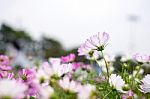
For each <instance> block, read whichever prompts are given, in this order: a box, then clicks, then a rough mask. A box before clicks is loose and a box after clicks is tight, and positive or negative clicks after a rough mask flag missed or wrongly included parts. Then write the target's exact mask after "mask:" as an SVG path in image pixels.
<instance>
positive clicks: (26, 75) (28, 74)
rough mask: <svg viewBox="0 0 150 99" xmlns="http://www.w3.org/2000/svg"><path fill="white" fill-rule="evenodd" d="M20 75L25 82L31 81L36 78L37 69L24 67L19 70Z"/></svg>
mask: <svg viewBox="0 0 150 99" xmlns="http://www.w3.org/2000/svg"><path fill="white" fill-rule="evenodd" d="M19 76H20V77H21V80H22V81H23V82H30V81H32V80H33V79H34V78H35V70H34V69H22V70H21V71H20V72H19Z"/></svg>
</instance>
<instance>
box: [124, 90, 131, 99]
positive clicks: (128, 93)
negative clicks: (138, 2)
mask: <svg viewBox="0 0 150 99" xmlns="http://www.w3.org/2000/svg"><path fill="white" fill-rule="evenodd" d="M133 95H134V93H133V91H132V90H129V91H128V92H127V93H126V94H122V99H132V97H133Z"/></svg>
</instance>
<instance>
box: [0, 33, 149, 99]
mask: <svg viewBox="0 0 150 99" xmlns="http://www.w3.org/2000/svg"><path fill="white" fill-rule="evenodd" d="M108 42H109V34H108V33H105V32H103V33H98V34H96V35H93V36H91V37H90V38H88V39H86V40H85V42H84V43H83V44H82V45H81V46H80V47H79V48H78V55H79V56H85V58H86V59H88V60H89V61H90V63H84V62H76V61H75V59H76V55H75V54H73V53H70V54H69V55H67V56H61V57H57V58H55V57H53V58H52V57H51V58H49V59H47V61H42V62H41V61H39V62H38V64H34V65H33V66H30V67H28V68H27V67H26V68H23V67H22V68H16V67H13V66H11V63H12V61H13V60H12V59H11V58H10V57H9V56H7V55H0V99H150V94H149V93H150V74H148V73H149V68H150V55H142V54H137V53H135V54H134V55H130V56H129V57H127V56H124V57H121V58H120V59H118V60H117V58H114V57H111V56H109V55H106V54H105V49H106V48H107V46H109V45H108ZM109 43H110V42H109ZM110 44H111V43H110ZM116 60H117V61H116Z"/></svg>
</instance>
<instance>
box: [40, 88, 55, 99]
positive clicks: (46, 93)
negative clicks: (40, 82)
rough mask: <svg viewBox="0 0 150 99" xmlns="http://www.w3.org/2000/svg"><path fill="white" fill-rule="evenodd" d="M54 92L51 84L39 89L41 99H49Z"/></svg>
mask: <svg viewBox="0 0 150 99" xmlns="http://www.w3.org/2000/svg"><path fill="white" fill-rule="evenodd" d="M53 93H54V89H53V88H52V87H51V86H44V87H42V88H41V89H40V94H41V99H50V98H51V95H52V94H53Z"/></svg>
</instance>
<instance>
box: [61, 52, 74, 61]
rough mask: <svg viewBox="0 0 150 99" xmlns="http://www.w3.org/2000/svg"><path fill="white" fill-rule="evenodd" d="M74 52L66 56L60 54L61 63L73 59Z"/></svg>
mask: <svg viewBox="0 0 150 99" xmlns="http://www.w3.org/2000/svg"><path fill="white" fill-rule="evenodd" d="M75 57H76V56H75V54H69V55H67V56H62V57H61V61H62V62H63V63H67V62H73V61H74V60H75Z"/></svg>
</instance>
